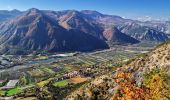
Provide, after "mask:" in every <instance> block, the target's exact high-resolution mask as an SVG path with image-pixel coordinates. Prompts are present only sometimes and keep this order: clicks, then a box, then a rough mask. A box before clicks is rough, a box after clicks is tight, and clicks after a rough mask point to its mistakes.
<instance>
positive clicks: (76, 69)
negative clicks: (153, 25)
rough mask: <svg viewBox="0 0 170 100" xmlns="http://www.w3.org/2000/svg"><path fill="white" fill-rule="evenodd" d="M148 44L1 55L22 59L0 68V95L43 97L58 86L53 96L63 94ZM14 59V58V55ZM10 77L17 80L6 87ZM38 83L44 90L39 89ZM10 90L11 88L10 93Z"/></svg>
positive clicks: (109, 68)
mask: <svg viewBox="0 0 170 100" xmlns="http://www.w3.org/2000/svg"><path fill="white" fill-rule="evenodd" d="M145 44H146V43H145ZM147 45H148V44H147ZM150 45H151V46H149V45H148V46H145V47H144V45H143V44H135V45H129V46H120V45H117V46H114V47H112V48H110V49H106V50H100V51H93V52H75V53H65V54H55V55H53V54H46V53H44V54H38V53H37V54H31V55H22V56H20V55H18V56H17V55H14V56H12V55H10V56H7V55H6V56H5V55H2V58H3V59H8V61H12V59H15V58H20V59H18V62H22V63H20V64H18V65H15V66H10V67H9V68H8V67H7V68H4V69H1V72H0V79H1V81H2V85H1V91H0V94H1V96H2V97H6V96H7V97H11V98H16V97H17V100H18V99H19V98H20V97H23V95H25V96H28V97H29V96H31V97H34V98H37V97H39V99H40V98H44V97H43V96H44V95H45V94H46V93H45V94H44V92H45V91H47V90H48V92H49V93H48V92H47V94H46V95H49V94H53V93H58V92H59V91H61V90H62V91H63V93H61V94H59V95H57V94H54V96H56V97H54V98H58V97H60V98H64V97H65V96H66V94H65V93H67V92H68V91H73V90H75V89H76V88H78V87H81V86H82V85H85V84H86V83H88V82H89V81H91V80H93V79H94V78H96V77H98V76H100V75H102V74H106V73H110V72H112V71H114V70H116V69H117V68H119V67H121V66H122V64H124V63H126V62H128V61H129V60H131V59H132V58H135V57H137V56H138V55H140V54H142V53H146V52H148V51H149V50H151V49H152V48H153V46H152V45H154V44H150ZM15 61H16V62H17V59H15ZM18 62H17V63H18ZM4 77H5V79H4ZM10 80H17V84H14V86H13V87H9V88H8V87H7V86H6V85H7V83H8V82H9V81H10ZM41 87H43V89H45V90H39V89H40V88H41ZM52 87H53V88H52ZM30 89H32V90H30ZM51 89H52V90H51ZM10 91H14V92H12V93H10ZM29 91H30V92H31V91H32V93H29ZM33 91H34V92H38V91H39V94H40V93H41V95H40V96H37V95H35V94H34V92H33ZM66 91H67V92H66ZM50 97H51V96H50Z"/></svg>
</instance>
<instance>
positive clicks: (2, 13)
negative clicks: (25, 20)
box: [0, 9, 22, 22]
mask: <svg viewBox="0 0 170 100" xmlns="http://www.w3.org/2000/svg"><path fill="white" fill-rule="evenodd" d="M20 14H22V12H21V11H19V10H16V9H14V10H11V11H8V10H0V22H2V21H5V20H8V19H11V18H14V17H16V16H18V15H20Z"/></svg>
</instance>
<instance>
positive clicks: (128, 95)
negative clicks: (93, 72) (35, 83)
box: [66, 42, 170, 100]
mask: <svg viewBox="0 0 170 100" xmlns="http://www.w3.org/2000/svg"><path fill="white" fill-rule="evenodd" d="M169 48H170V43H169V42H167V43H164V44H162V45H160V46H158V47H157V48H155V49H154V50H152V51H151V52H149V53H147V54H143V55H141V56H139V57H138V58H136V59H134V60H133V61H131V62H127V64H125V65H123V67H121V68H118V69H117V70H116V71H114V72H112V73H110V74H107V75H102V76H100V77H98V78H96V79H94V80H93V81H92V82H90V83H89V84H88V85H87V86H83V87H81V88H80V89H78V90H77V91H75V92H73V93H72V94H71V95H70V96H67V98H66V100H74V99H85V98H86V99H88V100H95V99H105V100H106V99H107V100H126V99H127V100H133V99H135V100H136V99H139V100H143V99H144V100H149V99H152V100H166V99H169V98H170V92H169V91H170V90H169V89H170V88H169V87H170V74H169V73H170V70H169V67H170V63H169V62H170V61H169V60H170V59H169V56H170V52H169Z"/></svg>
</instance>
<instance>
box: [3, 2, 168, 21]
mask: <svg viewBox="0 0 170 100" xmlns="http://www.w3.org/2000/svg"><path fill="white" fill-rule="evenodd" d="M29 8H38V9H41V10H55V11H59V10H68V9H74V10H96V11H99V12H101V13H104V14H110V15H119V16H121V17H125V18H132V19H143V18H145V19H170V0H0V10H12V9H18V10H22V11H24V10H27V9H29Z"/></svg>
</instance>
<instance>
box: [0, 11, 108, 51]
mask: <svg viewBox="0 0 170 100" xmlns="http://www.w3.org/2000/svg"><path fill="white" fill-rule="evenodd" d="M0 29H2V30H1V33H0V44H1V48H2V49H4V48H5V50H6V49H7V50H10V51H11V50H13V49H17V48H19V49H20V50H22V49H23V50H45V51H53V52H54V51H55V52H56V51H60V52H64V51H86V50H94V49H104V48H108V46H107V44H106V43H105V41H102V40H100V39H98V38H95V37H94V36H92V35H89V34H86V33H84V32H82V31H79V30H76V29H71V30H66V29H65V28H63V27H62V26H60V25H59V24H58V22H57V21H56V20H54V19H52V18H51V17H49V16H47V15H45V14H44V13H43V12H42V11H40V10H38V9H35V8H34V9H30V10H28V11H26V12H25V13H24V14H23V15H22V16H19V17H17V18H15V19H12V20H10V21H9V22H8V23H4V24H3V25H1V28H0Z"/></svg>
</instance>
